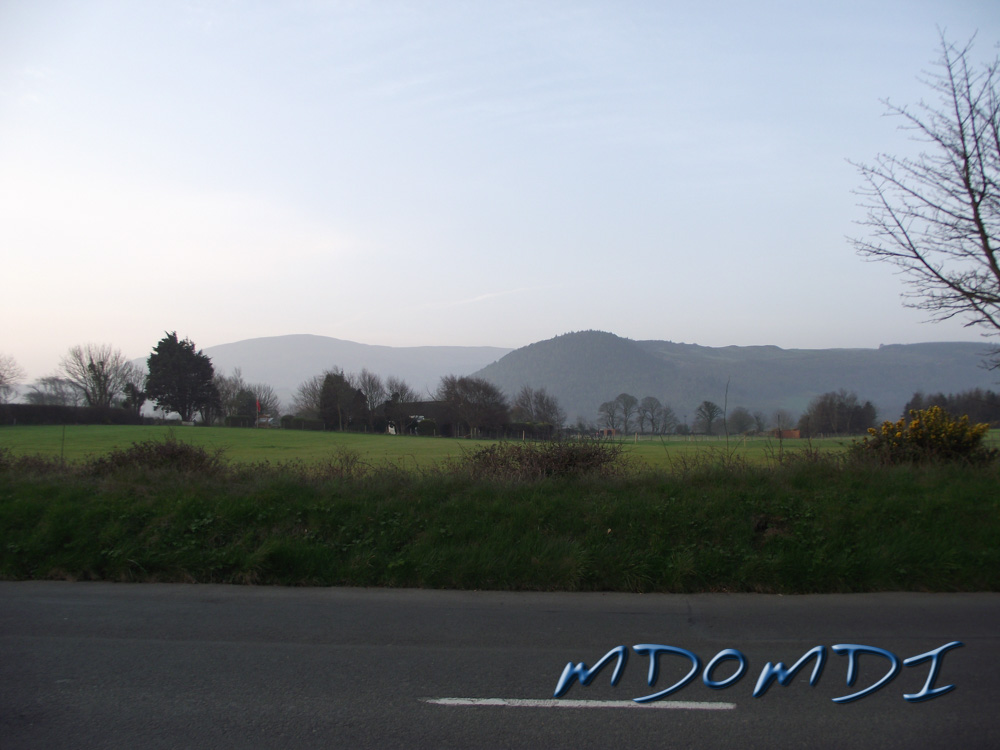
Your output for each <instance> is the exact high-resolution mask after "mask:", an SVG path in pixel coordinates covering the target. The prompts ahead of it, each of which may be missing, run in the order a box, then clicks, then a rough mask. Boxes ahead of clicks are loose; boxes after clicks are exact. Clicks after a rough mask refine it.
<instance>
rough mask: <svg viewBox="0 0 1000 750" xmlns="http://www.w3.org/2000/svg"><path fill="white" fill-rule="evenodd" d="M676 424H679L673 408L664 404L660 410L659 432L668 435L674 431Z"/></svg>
mask: <svg viewBox="0 0 1000 750" xmlns="http://www.w3.org/2000/svg"><path fill="white" fill-rule="evenodd" d="M678 425H680V420H679V419H678V418H677V415H676V414H675V413H674V410H673V409H671V408H670V407H669V406H666V405H664V407H663V410H662V411H661V412H660V434H661V435H668V434H670V433H672V432H674V431H675V430H676V429H677V427H678Z"/></svg>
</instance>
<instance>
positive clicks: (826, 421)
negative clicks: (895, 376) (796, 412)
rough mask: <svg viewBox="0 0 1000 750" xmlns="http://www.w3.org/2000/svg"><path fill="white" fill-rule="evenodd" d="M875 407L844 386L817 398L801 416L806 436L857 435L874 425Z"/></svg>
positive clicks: (800, 420)
mask: <svg viewBox="0 0 1000 750" xmlns="http://www.w3.org/2000/svg"><path fill="white" fill-rule="evenodd" d="M876 416H877V415H876V412H875V407H874V406H873V405H872V402H871V401H865V402H864V403H861V402H860V401H859V400H858V395H857V394H856V393H848V392H847V391H846V390H844V389H843V388H842V389H840V390H839V391H830V392H829V393H824V394H822V395H820V396H817V397H816V398H814V399H813V400H812V401H811V402H810V403H809V407H808V408H807V409H806V412H805V414H803V415H802V417H801V418H800V419H799V430H800V431H801V432H802V433H803V434H804V435H817V434H826V435H858V434H861V433H863V432H865V431H866V430H867V429H868V428H869V427H874V426H875V418H876Z"/></svg>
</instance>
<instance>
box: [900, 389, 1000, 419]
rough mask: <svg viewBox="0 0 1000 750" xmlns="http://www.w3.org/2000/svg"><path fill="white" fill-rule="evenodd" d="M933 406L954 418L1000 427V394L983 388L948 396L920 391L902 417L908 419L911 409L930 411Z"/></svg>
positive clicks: (911, 400) (914, 395)
mask: <svg viewBox="0 0 1000 750" xmlns="http://www.w3.org/2000/svg"><path fill="white" fill-rule="evenodd" d="M932 406H940V407H941V408H942V409H944V410H945V411H946V412H948V414H950V415H952V416H953V417H961V416H968V418H969V421H970V422H973V423H980V422H988V423H989V424H990V425H992V426H998V425H1000V394H998V393H995V392H993V391H984V390H983V389H981V388H973V389H972V390H968V391H962V392H961V393H949V394H947V395H946V394H944V393H932V394H930V395H927V396H925V395H924V394H923V393H921V392H919V391H918V392H916V393H914V394H913V396H912V397H911V398H910V400H909V401H907V402H906V406H905V407H904V409H903V415H902V416H903V417H907V416H908V415H909V412H910V410H911V409H914V410H919V409H929V408H930V407H932Z"/></svg>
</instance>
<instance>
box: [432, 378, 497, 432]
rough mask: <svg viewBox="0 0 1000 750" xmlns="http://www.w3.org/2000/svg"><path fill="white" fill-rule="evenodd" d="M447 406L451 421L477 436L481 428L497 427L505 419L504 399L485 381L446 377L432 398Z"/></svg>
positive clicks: (495, 388)
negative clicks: (452, 419) (465, 427)
mask: <svg viewBox="0 0 1000 750" xmlns="http://www.w3.org/2000/svg"><path fill="white" fill-rule="evenodd" d="M435 397H436V399H437V400H438V401H444V402H446V403H447V404H448V407H449V409H450V411H451V412H452V417H453V418H454V419H455V420H456V421H457V422H458V423H460V424H462V423H464V424H465V425H466V426H468V428H469V434H470V435H471V436H476V435H477V434H478V433H479V431H480V430H481V429H483V428H489V427H499V426H500V425H503V424H506V422H507V419H508V414H507V412H508V409H509V407H508V404H507V397H506V396H505V395H504V393H503V391H501V390H500V389H499V388H498V387H497V386H495V385H493V383H491V382H489V381H488V380H486V379H485V378H476V377H471V376H464V377H456V376H455V375H445V376H444V377H442V378H441V382H440V384H439V385H438V390H437V393H436V395H435Z"/></svg>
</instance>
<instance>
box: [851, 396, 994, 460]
mask: <svg viewBox="0 0 1000 750" xmlns="http://www.w3.org/2000/svg"><path fill="white" fill-rule="evenodd" d="M989 429H990V426H989V425H988V424H969V417H968V416H963V417H960V418H958V419H956V418H955V417H952V416H951V415H950V414H948V412H946V411H945V410H944V409H942V408H941V407H940V406H932V407H930V408H929V409H911V410H910V412H909V421H907V418H906V417H903V418H901V419H900V420H899V421H898V422H883V423H882V426H881V427H879V428H878V429H876V428H874V427H871V428H869V429H868V437H866V438H864V439H863V440H861V441H860V442H855V443H854V444H853V445H852V446H851V448H850V455H851V456H852V457H854V458H862V459H867V460H875V461H877V462H878V463H881V464H901V463H926V462H930V461H962V460H964V461H984V460H989V459H991V458H994V457H995V456H996V455H997V451H996V450H988V449H986V448H984V447H983V446H982V440H983V438H984V437H985V436H986V433H987V432H989Z"/></svg>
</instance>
